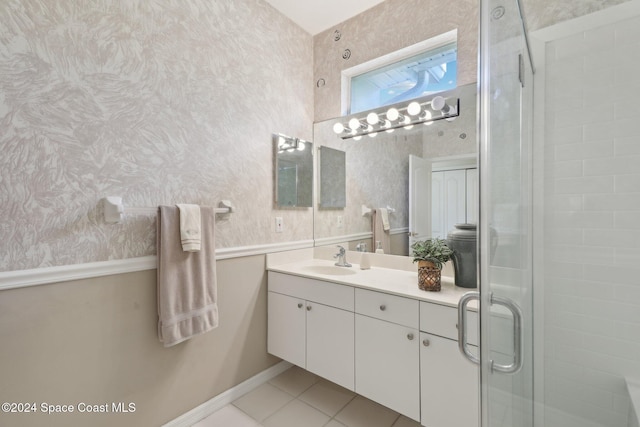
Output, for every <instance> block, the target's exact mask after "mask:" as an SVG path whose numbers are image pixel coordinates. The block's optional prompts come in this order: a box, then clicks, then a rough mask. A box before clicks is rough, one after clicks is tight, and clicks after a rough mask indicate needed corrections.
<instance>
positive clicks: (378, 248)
mask: <svg viewBox="0 0 640 427" xmlns="http://www.w3.org/2000/svg"><path fill="white" fill-rule="evenodd" d="M376 253H377V254H383V253H384V249H382V242H381V241H380V240H378V241H376Z"/></svg>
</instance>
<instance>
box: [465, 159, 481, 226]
mask: <svg viewBox="0 0 640 427" xmlns="http://www.w3.org/2000/svg"><path fill="white" fill-rule="evenodd" d="M478 188H480V181H478V169H467V218H466V222H467V223H469V224H478V209H479V206H478V200H480V198H479V197H478Z"/></svg>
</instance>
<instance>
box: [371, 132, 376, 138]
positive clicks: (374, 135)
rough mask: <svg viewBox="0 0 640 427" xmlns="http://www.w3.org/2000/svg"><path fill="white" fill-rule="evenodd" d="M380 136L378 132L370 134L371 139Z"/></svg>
mask: <svg viewBox="0 0 640 427" xmlns="http://www.w3.org/2000/svg"><path fill="white" fill-rule="evenodd" d="M377 135H378V132H371V133H370V134H369V138H375V137H376V136H377Z"/></svg>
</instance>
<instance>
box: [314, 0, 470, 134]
mask: <svg viewBox="0 0 640 427" xmlns="http://www.w3.org/2000/svg"><path fill="white" fill-rule="evenodd" d="M454 29H457V30H458V85H465V84H468V83H472V82H475V81H476V80H477V75H478V71H477V56H478V2H477V1H476V0H455V1H450V2H447V3H446V5H445V4H443V2H441V1H437V0H386V1H384V2H382V3H380V4H379V5H377V6H375V7H373V8H371V9H369V10H367V11H365V12H363V13H361V14H360V15H358V16H356V17H354V18H351V19H349V20H347V21H345V22H343V23H341V24H338V25H336V26H335V27H333V28H330V29H328V30H326V31H324V32H322V33H320V34H318V35H316V36H315V37H314V38H313V46H314V47H313V48H314V82H315V83H316V86H315V87H314V89H315V120H316V121H317V122H319V121H324V120H327V119H332V118H335V117H338V116H340V113H341V112H340V88H341V72H342V70H344V69H346V68H350V67H354V66H356V65H359V64H361V63H363V62H367V61H369V60H371V59H374V58H377V57H379V56H382V55H386V54H388V53H391V52H394V51H396V50H398V49H402V48H404V47H407V46H410V45H413V44H415V43H418V42H421V41H423V40H427V39H429V38H431V37H434V36H437V35H440V34H443V33H446V32H447V31H451V30H454ZM336 31H338V32H339V40H337V41H336ZM347 50H348V54H345V53H346V51H347ZM343 56H344V57H347V59H344V57H343ZM320 79H322V82H321V83H320V84H318V83H317V82H318V80H320Z"/></svg>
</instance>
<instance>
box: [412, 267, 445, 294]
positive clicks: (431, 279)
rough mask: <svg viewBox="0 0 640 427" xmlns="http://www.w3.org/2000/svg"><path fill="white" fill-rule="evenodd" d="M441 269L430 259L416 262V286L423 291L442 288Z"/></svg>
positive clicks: (437, 290)
mask: <svg viewBox="0 0 640 427" xmlns="http://www.w3.org/2000/svg"><path fill="white" fill-rule="evenodd" d="M441 274H442V271H441V270H440V269H439V268H438V267H436V266H435V265H434V264H433V263H432V262H430V261H419V262H418V287H419V288H420V289H421V290H423V291H430V292H439V291H440V289H442V286H441V282H440V278H441Z"/></svg>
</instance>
